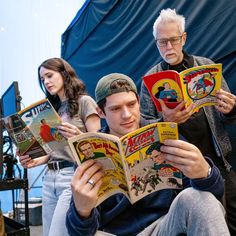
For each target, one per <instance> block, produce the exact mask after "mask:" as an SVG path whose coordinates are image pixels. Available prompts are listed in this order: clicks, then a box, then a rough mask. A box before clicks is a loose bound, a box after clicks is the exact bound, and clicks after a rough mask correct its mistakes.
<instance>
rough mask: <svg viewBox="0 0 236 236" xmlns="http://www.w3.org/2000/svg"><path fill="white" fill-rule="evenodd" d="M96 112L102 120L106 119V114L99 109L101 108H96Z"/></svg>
mask: <svg viewBox="0 0 236 236" xmlns="http://www.w3.org/2000/svg"><path fill="white" fill-rule="evenodd" d="M96 110H97V113H98V115H99V116H100V118H103V119H105V114H104V112H103V111H102V109H101V108H99V107H96Z"/></svg>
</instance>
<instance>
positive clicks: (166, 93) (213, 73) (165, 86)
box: [143, 64, 222, 112]
mask: <svg viewBox="0 0 236 236" xmlns="http://www.w3.org/2000/svg"><path fill="white" fill-rule="evenodd" d="M143 81H144V84H145V86H146V88H147V90H148V92H149V93H150V96H151V97H152V100H153V102H154V104H155V106H156V108H157V110H158V111H161V105H160V102H159V99H162V100H163V101H164V102H165V104H166V106H167V107H169V108H171V109H172V108H175V107H176V106H177V105H178V104H179V103H180V102H181V101H183V100H184V101H185V102H186V104H185V107H187V106H188V105H189V104H190V103H191V102H193V103H194V106H195V109H194V112H195V111H198V110H199V109H200V108H201V107H203V106H210V105H215V104H216V91H217V90H219V89H220V88H221V81H222V64H211V65H203V66H196V67H192V68H189V69H186V70H184V71H182V72H180V73H178V72H177V71H174V70H166V71H160V72H157V73H154V74H150V75H147V76H144V77H143Z"/></svg>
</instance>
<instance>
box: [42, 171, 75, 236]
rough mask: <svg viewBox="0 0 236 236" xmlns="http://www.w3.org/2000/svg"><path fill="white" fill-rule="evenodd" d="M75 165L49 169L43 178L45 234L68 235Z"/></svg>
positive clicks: (46, 235)
mask: <svg viewBox="0 0 236 236" xmlns="http://www.w3.org/2000/svg"><path fill="white" fill-rule="evenodd" d="M73 174H74V167H67V168H63V169H61V170H56V171H55V170H47V172H46V174H45V176H44V180H43V190H42V199H43V235H44V236H55V235H56V236H66V235H68V233H67V229H66V225H65V219H66V213H67V210H68V208H69V205H70V201H71V195H72V193H71V185H70V184H71V178H72V176H73Z"/></svg>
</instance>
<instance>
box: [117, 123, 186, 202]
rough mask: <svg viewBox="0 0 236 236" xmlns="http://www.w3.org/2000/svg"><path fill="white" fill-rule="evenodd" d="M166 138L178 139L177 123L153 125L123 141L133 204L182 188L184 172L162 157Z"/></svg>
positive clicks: (125, 137) (139, 130)
mask: <svg viewBox="0 0 236 236" xmlns="http://www.w3.org/2000/svg"><path fill="white" fill-rule="evenodd" d="M165 139H178V128H177V124H176V123H173V122H159V123H155V124H151V125H148V126H145V127H143V128H141V129H138V130H137V131H135V132H133V133H130V134H128V135H126V136H124V137H122V138H121V141H122V147H123V152H124V156H125V161H124V168H125V171H126V179H127V183H128V188H129V193H130V194H129V195H130V199H131V203H134V202H136V201H138V200H139V199H141V198H143V197H145V196H146V195H148V194H150V193H152V192H155V191H158V190H161V189H167V188H168V189H169V188H172V189H178V188H181V187H182V173H181V171H180V170H178V169H177V168H175V167H173V166H171V165H170V164H167V163H165V161H164V159H163V157H162V155H163V154H162V153H161V151H160V147H161V145H163V144H162V143H163V142H164V140H165Z"/></svg>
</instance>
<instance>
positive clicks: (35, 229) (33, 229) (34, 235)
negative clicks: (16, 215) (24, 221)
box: [30, 225, 43, 236]
mask: <svg viewBox="0 0 236 236" xmlns="http://www.w3.org/2000/svg"><path fill="white" fill-rule="evenodd" d="M42 235H43V226H42V225H39V226H30V236H42Z"/></svg>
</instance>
